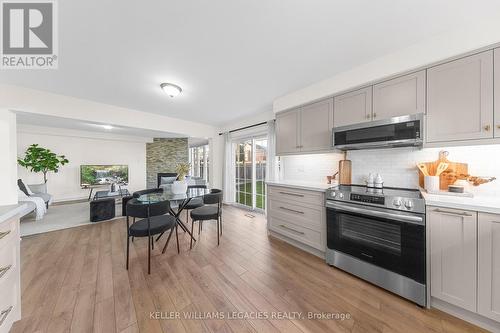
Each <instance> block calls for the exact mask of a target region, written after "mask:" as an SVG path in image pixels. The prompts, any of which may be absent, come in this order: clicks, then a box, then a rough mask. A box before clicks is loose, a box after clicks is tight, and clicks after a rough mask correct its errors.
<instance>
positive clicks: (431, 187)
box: [424, 176, 439, 192]
mask: <svg viewBox="0 0 500 333" xmlns="http://www.w3.org/2000/svg"><path fill="white" fill-rule="evenodd" d="M424 189H425V190H426V191H430V192H437V191H439V176H425V177H424Z"/></svg>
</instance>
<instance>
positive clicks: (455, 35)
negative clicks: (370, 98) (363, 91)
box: [273, 20, 500, 112]
mask: <svg viewBox="0 0 500 333" xmlns="http://www.w3.org/2000/svg"><path fill="white" fill-rule="evenodd" d="M498 42H500V21H499V20H495V21H487V20H485V21H482V22H480V23H477V24H475V25H472V26H467V25H464V26H463V27H462V29H460V30H455V31H450V32H447V33H443V34H440V35H437V36H434V38H431V39H428V40H425V41H422V42H420V43H417V44H415V45H413V46H410V47H408V48H405V49H402V50H398V51H396V52H394V53H391V54H388V55H386V56H384V57H381V58H379V59H375V60H373V61H371V62H369V63H366V64H364V65H361V66H358V67H356V68H353V69H350V70H348V71H345V72H343V73H340V74H337V75H335V76H333V77H331V78H329V79H327V80H324V81H321V82H317V83H315V84H313V85H310V86H307V87H305V88H303V89H299V90H297V91H294V92H291V93H289V94H287V95H285V96H281V97H279V98H276V99H275V100H274V103H273V110H274V112H278V111H282V110H286V109H289V108H291V107H294V106H297V105H301V104H305V103H308V102H311V101H314V100H317V99H320V98H323V97H326V96H331V95H333V94H335V93H338V92H341V91H344V90H347V89H351V88H354V87H357V86H359V85H363V84H367V83H370V82H372V81H375V80H379V79H382V78H385V77H388V76H392V75H396V74H398V73H402V72H406V71H409V70H412V69H415V68H418V67H422V66H425V65H428V64H431V63H433V62H437V61H441V60H444V59H447V58H450V57H454V56H457V55H460V54H463V53H466V52H470V51H474V50H476V49H479V48H481V47H485V46H488V45H492V44H495V43H498Z"/></svg>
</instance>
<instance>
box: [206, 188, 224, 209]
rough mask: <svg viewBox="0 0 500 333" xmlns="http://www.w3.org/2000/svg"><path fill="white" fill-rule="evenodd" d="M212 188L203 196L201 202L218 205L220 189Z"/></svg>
mask: <svg viewBox="0 0 500 333" xmlns="http://www.w3.org/2000/svg"><path fill="white" fill-rule="evenodd" d="M213 190H214V189H212V191H211V193H209V194H205V195H204V196H203V203H204V204H207V205H214V204H217V205H219V206H220V204H221V203H222V191H221V190H218V192H213Z"/></svg>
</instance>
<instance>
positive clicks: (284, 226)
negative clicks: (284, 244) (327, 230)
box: [280, 224, 305, 235]
mask: <svg viewBox="0 0 500 333" xmlns="http://www.w3.org/2000/svg"><path fill="white" fill-rule="evenodd" d="M280 227H282V228H283V229H286V230H290V231H293V232H295V233H298V234H299V235H305V233H304V232H302V231H298V230H295V229H293V228H290V227H288V226H286V225H284V224H280Z"/></svg>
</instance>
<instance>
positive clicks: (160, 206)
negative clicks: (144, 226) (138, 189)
mask: <svg viewBox="0 0 500 333" xmlns="http://www.w3.org/2000/svg"><path fill="white" fill-rule="evenodd" d="M148 208H149V217H152V216H159V215H165V214H167V213H168V212H169V210H170V203H169V202H168V201H160V202H154V203H149V204H148V203H142V202H139V201H138V200H137V199H132V200H129V201H128V202H127V216H129V217H138V218H147V217H148Z"/></svg>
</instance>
